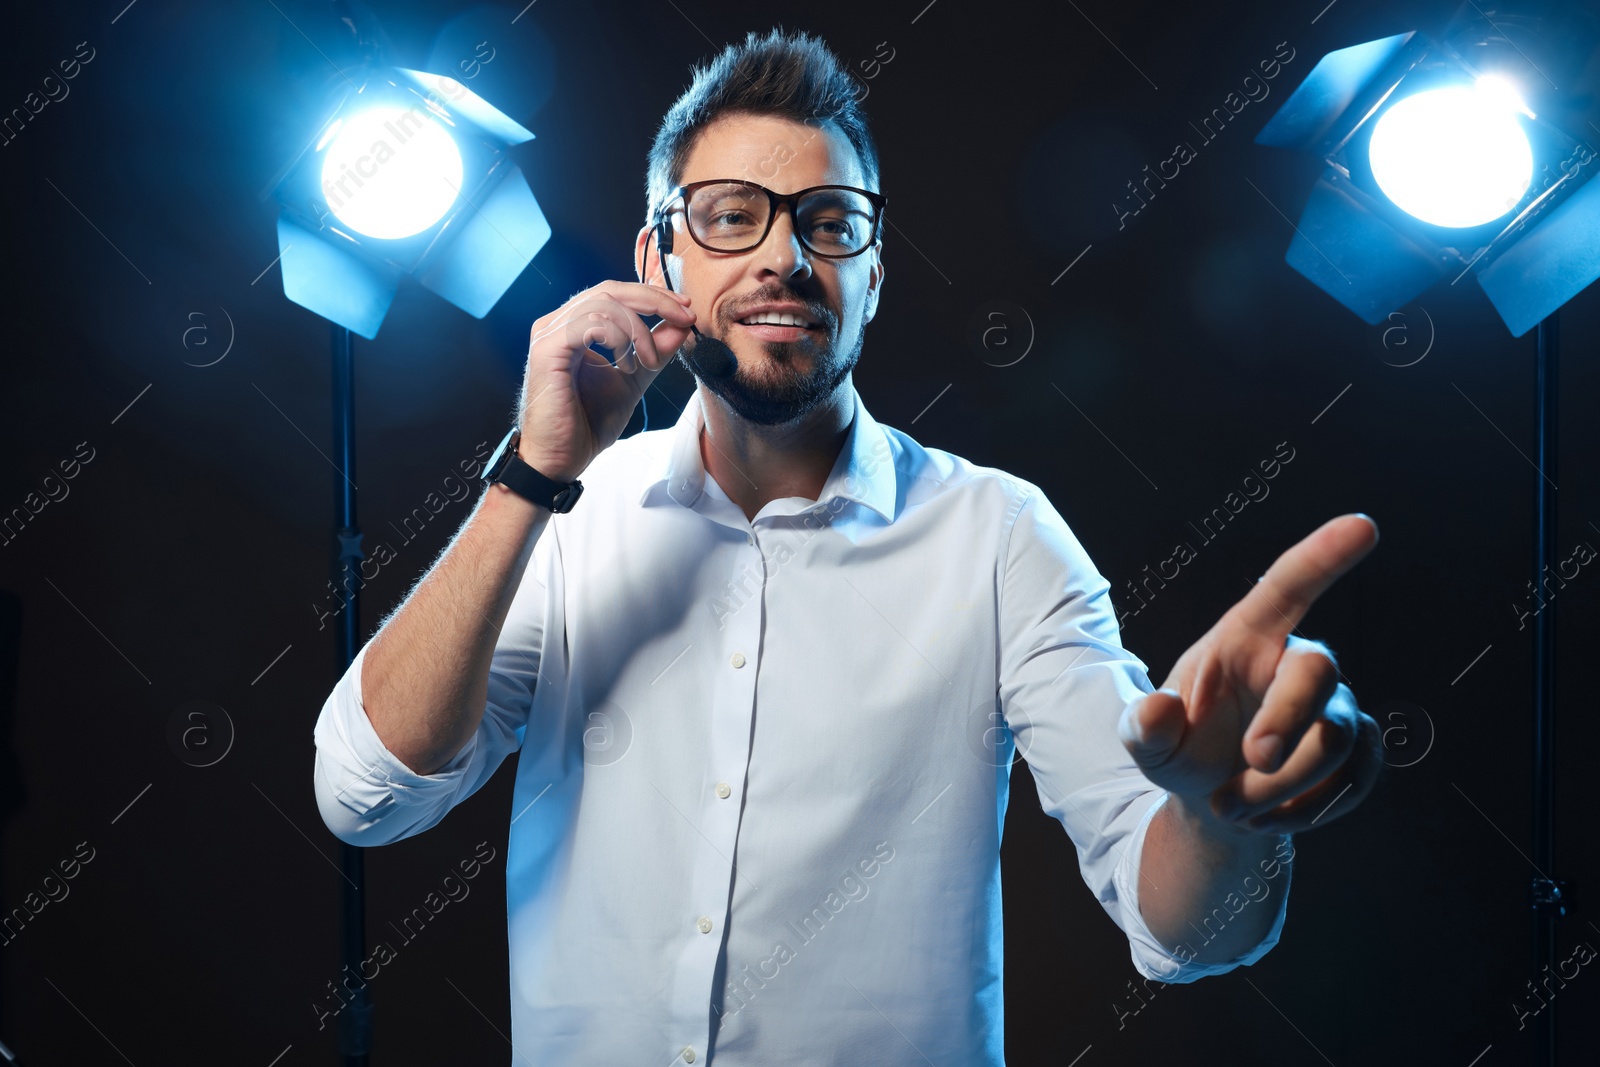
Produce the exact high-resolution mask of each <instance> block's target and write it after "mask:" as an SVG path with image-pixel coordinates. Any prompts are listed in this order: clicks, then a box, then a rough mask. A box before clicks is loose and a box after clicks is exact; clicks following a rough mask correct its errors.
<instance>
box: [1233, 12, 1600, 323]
mask: <svg viewBox="0 0 1600 1067" xmlns="http://www.w3.org/2000/svg"><path fill="white" fill-rule="evenodd" d="M1474 10H1477V9H1474ZM1458 22H1459V24H1458V25H1456V26H1455V27H1454V30H1453V31H1446V34H1445V36H1444V37H1443V39H1434V38H1432V37H1429V36H1428V35H1426V34H1423V33H1421V32H1417V31H1413V32H1408V33H1402V34H1396V35H1395V36H1392V37H1385V38H1383V39H1381V40H1377V41H1369V42H1367V43H1365V44H1358V45H1353V46H1351V47H1349V48H1341V49H1339V50H1337V51H1335V52H1330V53H1328V54H1327V55H1325V56H1323V57H1322V59H1321V60H1319V61H1318V62H1317V65H1316V66H1315V67H1314V68H1313V69H1312V70H1311V72H1310V73H1309V74H1308V75H1307V76H1306V79H1305V81H1304V82H1302V83H1301V85H1300V86H1299V87H1298V88H1297V89H1296V90H1295V91H1294V93H1293V94H1291V95H1290V96H1289V98H1288V99H1287V100H1285V101H1284V104H1283V106H1282V107H1281V108H1279V110H1278V111H1277V113H1276V114H1274V115H1273V117H1272V119H1271V121H1269V122H1268V123H1267V125H1266V126H1265V127H1264V128H1263V129H1262V130H1261V132H1260V133H1259V134H1257V135H1256V142H1257V143H1259V144H1265V145H1280V146H1285V147H1293V148H1299V149H1301V150H1304V151H1308V152H1311V153H1313V154H1315V155H1317V156H1318V157H1320V158H1321V160H1322V164H1323V168H1322V174H1321V176H1320V177H1319V178H1318V179H1317V182H1316V185H1315V186H1314V187H1313V189H1312V191H1311V195H1310V197H1309V198H1308V200H1307V201H1306V206H1305V210H1304V212H1303V213H1302V215H1301V218H1300V221H1299V223H1298V225H1297V226H1296V233H1295V237H1294V239H1293V240H1292V241H1291V242H1290V245H1289V250H1288V252H1287V254H1286V256H1285V259H1286V261H1287V262H1288V264H1289V265H1290V266H1292V267H1293V268H1294V269H1295V270H1297V271H1299V272H1300V273H1301V274H1302V275H1304V276H1305V277H1306V278H1307V279H1309V280H1310V281H1311V282H1313V283H1314V284H1315V285H1316V286H1317V287H1318V288H1320V289H1322V290H1323V291H1324V292H1326V293H1328V294H1329V295H1330V296H1332V297H1334V298H1335V299H1336V300H1338V301H1339V302H1340V303H1342V304H1343V305H1344V306H1345V307H1347V308H1349V309H1350V310H1351V311H1353V312H1355V313H1356V314H1357V315H1359V316H1361V318H1362V319H1364V320H1365V321H1366V322H1368V323H1372V324H1377V323H1379V322H1382V321H1383V320H1384V319H1385V318H1386V317H1387V316H1388V315H1389V314H1390V313H1391V312H1393V311H1396V310H1398V309H1399V308H1400V307H1402V306H1404V305H1405V304H1406V303H1407V302H1409V301H1410V300H1411V299H1412V298H1413V297H1415V296H1417V295H1418V294H1419V293H1421V292H1422V291H1423V290H1425V289H1427V288H1428V287H1429V286H1431V285H1433V284H1434V283H1435V282H1438V281H1441V280H1444V279H1449V280H1450V281H1451V283H1452V284H1453V283H1454V282H1456V281H1459V280H1460V279H1461V278H1463V277H1465V276H1466V275H1467V274H1468V273H1472V274H1474V275H1475V276H1476V277H1477V280H1478V283H1479V285H1480V286H1481V287H1482V288H1483V290H1484V292H1485V293H1486V294H1487V295H1488V297H1489V299H1490V301H1491V303H1493V305H1494V307H1495V309H1496V310H1497V311H1498V312H1499V313H1500V316H1501V318H1502V320H1503V321H1504V322H1505V324H1506V327H1507V328H1508V329H1509V330H1510V331H1511V333H1512V335H1513V336H1516V337H1520V336H1522V334H1524V333H1526V332H1527V331H1528V330H1529V329H1531V328H1532V327H1533V326H1534V325H1535V324H1537V323H1538V322H1539V321H1540V320H1542V319H1544V318H1546V317H1547V316H1548V315H1550V313H1551V312H1553V311H1555V310H1556V309H1557V308H1558V307H1560V306H1561V305H1562V304H1564V303H1566V302H1567V301H1568V300H1570V299H1572V297H1574V296H1576V295H1577V294H1578V293H1579V292H1580V291H1582V290H1583V289H1584V288H1585V287H1586V286H1588V285H1589V284H1590V283H1591V282H1593V281H1594V280H1595V279H1596V278H1597V277H1600V256H1597V255H1596V254H1595V252H1594V249H1595V248H1596V247H1597V246H1600V183H1596V182H1594V181H1592V179H1593V177H1594V175H1595V172H1596V170H1597V169H1600V165H1597V163H1596V153H1595V150H1594V149H1593V148H1592V147H1591V146H1590V145H1589V144H1588V143H1587V142H1585V141H1583V140H1580V139H1578V138H1576V137H1574V136H1572V135H1571V134H1569V133H1568V132H1567V131H1566V130H1564V129H1562V128H1560V126H1559V125H1558V124H1556V123H1553V122H1551V121H1548V120H1547V118H1546V117H1545V116H1544V115H1542V114H1541V113H1540V112H1541V111H1550V110H1551V105H1555V104H1559V103H1566V102H1568V101H1564V100H1562V99H1561V97H1562V93H1561V91H1560V90H1558V89H1556V84H1557V83H1555V82H1552V81H1551V76H1550V71H1552V70H1558V69H1561V70H1565V69H1568V68H1570V69H1574V70H1575V69H1577V68H1579V67H1581V65H1582V61H1583V60H1584V59H1586V58H1587V54H1586V51H1585V50H1586V49H1587V50H1592V47H1593V43H1594V41H1593V37H1592V34H1589V33H1564V34H1552V35H1551V37H1553V38H1554V40H1552V41H1551V42H1550V44H1549V46H1548V47H1547V48H1545V49H1544V50H1542V51H1540V52H1539V54H1538V56H1537V58H1534V57H1533V55H1532V54H1531V53H1530V51H1529V49H1531V48H1532V47H1533V44H1532V41H1533V36H1532V34H1528V35H1525V36H1524V38H1523V45H1526V46H1527V47H1524V46H1523V45H1519V44H1518V43H1517V42H1516V41H1514V40H1511V39H1510V37H1509V36H1507V34H1508V33H1509V32H1510V31H1509V29H1508V25H1514V26H1515V27H1516V28H1518V29H1521V28H1523V27H1524V26H1525V25H1526V23H1517V22H1516V21H1515V17H1514V16H1513V15H1510V14H1507V13H1506V12H1504V11H1503V10H1495V11H1492V12H1490V13H1489V15H1488V16H1485V17H1475V18H1470V19H1465V20H1458ZM1570 84H1571V83H1570V82H1568V83H1567V85H1568V89H1569V90H1570ZM1530 88H1537V89H1538V90H1539V91H1540V93H1541V95H1542V97H1543V99H1544V100H1545V101H1546V105H1547V106H1545V107H1542V108H1536V107H1534V106H1530V104H1529V103H1527V102H1526V92H1527V90H1528V89H1530Z"/></svg>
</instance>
